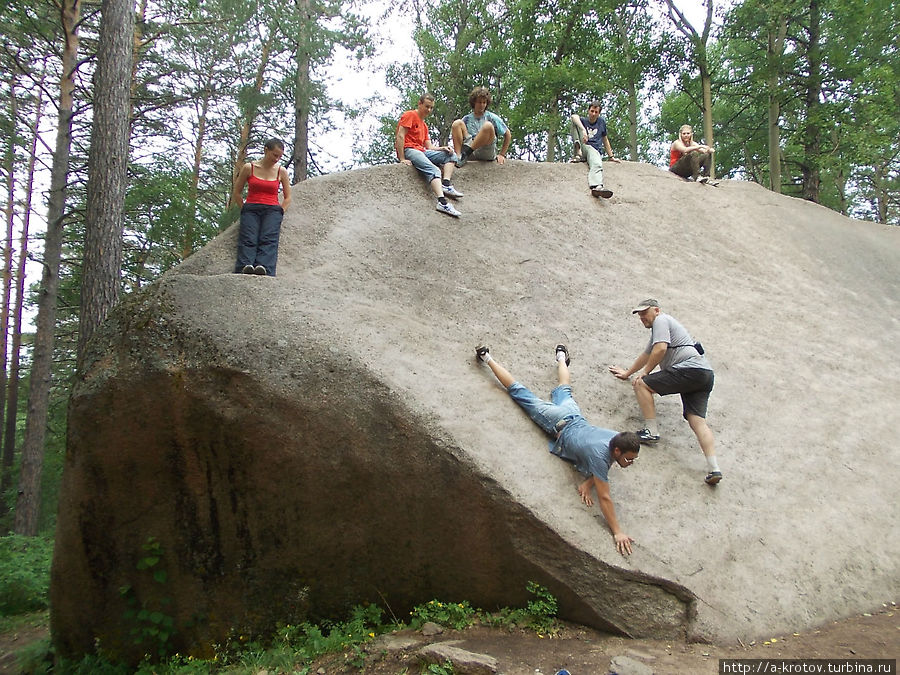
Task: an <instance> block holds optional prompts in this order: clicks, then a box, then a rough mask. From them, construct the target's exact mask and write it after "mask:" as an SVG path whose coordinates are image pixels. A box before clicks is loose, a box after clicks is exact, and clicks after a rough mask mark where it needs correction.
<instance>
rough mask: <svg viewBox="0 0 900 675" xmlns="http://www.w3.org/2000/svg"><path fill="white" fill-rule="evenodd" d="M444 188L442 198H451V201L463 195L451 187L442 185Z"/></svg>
mask: <svg viewBox="0 0 900 675" xmlns="http://www.w3.org/2000/svg"><path fill="white" fill-rule="evenodd" d="M442 187H443V188H444V196H445V197H453V199H459V198H460V197H462V196H463V193H462V192H460V191H459V190H457V189H456V188H455V187H453V185H452V184H451V185H443V186H442Z"/></svg>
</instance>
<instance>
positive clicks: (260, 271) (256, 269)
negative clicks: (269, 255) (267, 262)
mask: <svg viewBox="0 0 900 675" xmlns="http://www.w3.org/2000/svg"><path fill="white" fill-rule="evenodd" d="M253 273H254V274H258V275H259V276H261V277H264V276H266V268H265V267H263V266H262V265H257V266H256V267H254V268H253Z"/></svg>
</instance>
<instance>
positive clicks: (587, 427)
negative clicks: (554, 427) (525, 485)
mask: <svg viewBox="0 0 900 675" xmlns="http://www.w3.org/2000/svg"><path fill="white" fill-rule="evenodd" d="M616 433H617V432H615V431H612V430H611V429H601V428H600V427H595V426H594V425H593V424H588V422H587V420H585V419H584V418H583V417H581V416H580V415H579V416H577V417H574V418H572V419H571V420H570V421H569V423H568V424H567V425H566V426H565V427H564V428H563V430H562V433H561V434H560V435H559V438H558V439H556V442H555V443H553V444H552V445H551V450H550V452H552V453H553V454H554V455H556V456H557V457H562V458H563V459H565V460H567V461H569V462H572V463H573V464H574V465H575V469H576V470H577V471H579V472H580V473H583V474H584V475H585V476H596V477H597V478H599V479H600V480H602V481H603V482H605V483H608V482H609V478H608V474H609V467H610V466H612V463H613V459H612V453H611V452H610V449H609V442H610V441H611V440H612V439H613V436H615V435H616Z"/></svg>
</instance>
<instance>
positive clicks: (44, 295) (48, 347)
mask: <svg viewBox="0 0 900 675" xmlns="http://www.w3.org/2000/svg"><path fill="white" fill-rule="evenodd" d="M80 20H81V0H64V1H63V2H62V4H61V5H60V23H61V26H62V33H63V39H64V45H63V52H62V65H61V68H62V69H61V77H60V82H59V112H58V121H57V125H56V145H55V147H54V150H53V166H52V168H51V170H50V193H49V197H48V200H47V233H46V235H45V236H44V271H43V275H42V276H41V288H40V292H39V293H38V313H37V318H36V319H35V334H34V345H33V348H32V362H31V386H30V388H29V390H28V413H27V416H26V420H25V438H24V440H23V441H22V466H21V469H20V475H19V494H18V498H17V500H16V517H15V524H14V531H15V532H16V534H24V535H28V536H34V535H35V534H37V526H38V515H39V506H40V493H41V473H42V470H43V463H44V438H45V436H46V430H47V413H48V410H49V402H50V370H51V365H52V363H53V342H54V329H55V327H56V302H57V297H58V295H59V262H60V260H61V258H62V243H63V226H64V218H65V210H66V187H67V185H66V183H67V179H68V173H69V154H70V151H71V147H72V118H73V112H72V111H73V93H74V91H75V68H76V67H77V66H78V24H79V21H80Z"/></svg>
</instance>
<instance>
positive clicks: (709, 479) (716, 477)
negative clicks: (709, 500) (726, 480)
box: [705, 475, 722, 485]
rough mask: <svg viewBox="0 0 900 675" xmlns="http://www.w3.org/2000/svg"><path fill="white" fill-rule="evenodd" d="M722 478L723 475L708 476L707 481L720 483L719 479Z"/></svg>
mask: <svg viewBox="0 0 900 675" xmlns="http://www.w3.org/2000/svg"><path fill="white" fill-rule="evenodd" d="M720 480H722V476H721V475H718V476H707V477H706V479H705V482H706V484H707V485H718V484H719V481H720Z"/></svg>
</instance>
